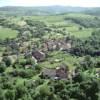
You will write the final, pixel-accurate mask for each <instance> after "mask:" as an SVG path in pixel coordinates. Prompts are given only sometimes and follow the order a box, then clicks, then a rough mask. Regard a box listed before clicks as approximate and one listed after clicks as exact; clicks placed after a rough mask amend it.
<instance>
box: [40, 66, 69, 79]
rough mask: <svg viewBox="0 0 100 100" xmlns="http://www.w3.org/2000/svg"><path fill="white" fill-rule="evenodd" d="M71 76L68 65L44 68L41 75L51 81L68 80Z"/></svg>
mask: <svg viewBox="0 0 100 100" xmlns="http://www.w3.org/2000/svg"><path fill="white" fill-rule="evenodd" d="M68 74H69V69H68V67H67V66H66V65H60V66H59V67H57V68H44V69H43V70H42V73H41V75H42V76H43V77H44V78H50V79H67V78H68Z"/></svg>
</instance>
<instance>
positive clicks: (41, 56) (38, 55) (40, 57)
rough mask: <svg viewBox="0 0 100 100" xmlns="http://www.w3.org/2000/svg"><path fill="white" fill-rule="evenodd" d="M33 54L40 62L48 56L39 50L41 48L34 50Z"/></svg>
mask: <svg viewBox="0 0 100 100" xmlns="http://www.w3.org/2000/svg"><path fill="white" fill-rule="evenodd" d="M32 56H33V57H34V58H35V59H36V60H37V61H38V62H41V61H44V60H45V58H46V55H45V53H43V52H41V51H39V50H34V51H32Z"/></svg>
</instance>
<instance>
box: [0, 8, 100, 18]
mask: <svg viewBox="0 0 100 100" xmlns="http://www.w3.org/2000/svg"><path fill="white" fill-rule="evenodd" d="M97 9H99V10H100V8H85V7H70V6H69V7H68V6H40V7H17V6H7V7H0V13H2V14H7V15H27V16H29V15H52V14H61V13H69V12H74V13H79V12H87V13H90V12H91V13H93V14H95V12H96V11H98V12H99V10H97ZM92 11H93V12H92Z"/></svg>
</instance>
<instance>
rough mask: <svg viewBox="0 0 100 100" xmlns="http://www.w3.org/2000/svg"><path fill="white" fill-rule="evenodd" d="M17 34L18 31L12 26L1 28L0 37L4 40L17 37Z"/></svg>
mask: <svg viewBox="0 0 100 100" xmlns="http://www.w3.org/2000/svg"><path fill="white" fill-rule="evenodd" d="M16 36H17V31H15V30H12V29H10V28H0V39H2V40H4V39H6V38H15V37H16Z"/></svg>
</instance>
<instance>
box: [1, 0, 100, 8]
mask: <svg viewBox="0 0 100 100" xmlns="http://www.w3.org/2000/svg"><path fill="white" fill-rule="evenodd" d="M52 5H59V6H78V7H100V0H0V6H1V7H2V6H52Z"/></svg>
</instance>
